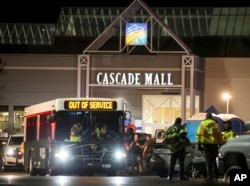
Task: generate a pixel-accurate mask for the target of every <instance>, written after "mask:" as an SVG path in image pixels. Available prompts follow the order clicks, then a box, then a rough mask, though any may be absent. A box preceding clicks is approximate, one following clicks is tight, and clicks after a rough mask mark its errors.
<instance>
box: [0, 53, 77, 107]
mask: <svg viewBox="0 0 250 186" xmlns="http://www.w3.org/2000/svg"><path fill="white" fill-rule="evenodd" d="M0 58H2V61H3V62H4V64H5V68H4V71H3V72H1V73H0V87H1V89H0V95H1V96H0V105H31V104H34V103H39V102H42V101H46V100H50V99H54V98H59V97H74V96H76V89H77V88H76V80H77V74H76V73H77V70H76V69H77V56H73V55H0Z"/></svg>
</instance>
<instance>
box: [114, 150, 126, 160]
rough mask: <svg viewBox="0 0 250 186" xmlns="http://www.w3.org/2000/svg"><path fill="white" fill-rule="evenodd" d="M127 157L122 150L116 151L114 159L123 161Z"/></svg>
mask: <svg viewBox="0 0 250 186" xmlns="http://www.w3.org/2000/svg"><path fill="white" fill-rule="evenodd" d="M125 157H126V153H125V152H124V151H122V150H116V151H115V153H114V158H115V159H123V158H125Z"/></svg>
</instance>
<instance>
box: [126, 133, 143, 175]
mask: <svg viewBox="0 0 250 186" xmlns="http://www.w3.org/2000/svg"><path fill="white" fill-rule="evenodd" d="M142 148H143V146H142V144H141V142H140V141H139V135H138V134H134V140H133V141H132V142H131V143H130V145H129V149H130V150H129V151H130V153H131V164H132V170H133V171H134V169H135V168H138V169H139V170H138V171H139V174H142V173H143V167H142Z"/></svg>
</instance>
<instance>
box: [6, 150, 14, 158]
mask: <svg viewBox="0 0 250 186" xmlns="http://www.w3.org/2000/svg"><path fill="white" fill-rule="evenodd" d="M14 152H15V151H14V150H13V149H8V150H7V156H13V155H14Z"/></svg>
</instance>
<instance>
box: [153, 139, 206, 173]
mask: <svg viewBox="0 0 250 186" xmlns="http://www.w3.org/2000/svg"><path fill="white" fill-rule="evenodd" d="M170 155H171V151H170V149H168V148H167V147H166V145H163V146H162V147H161V148H157V149H155V150H154V152H153V155H152V157H151V159H150V163H151V166H152V171H153V172H156V173H157V174H158V176H160V177H167V174H168V169H169V165H170ZM175 171H176V172H178V171H179V164H178V161H177V163H176V166H175ZM184 171H185V173H186V175H187V176H188V177H193V178H195V177H199V176H200V175H204V174H205V171H206V170H205V160H204V157H203V156H201V155H199V154H198V150H197V145H196V144H191V145H189V146H187V147H186V157H185V163H184Z"/></svg>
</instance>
